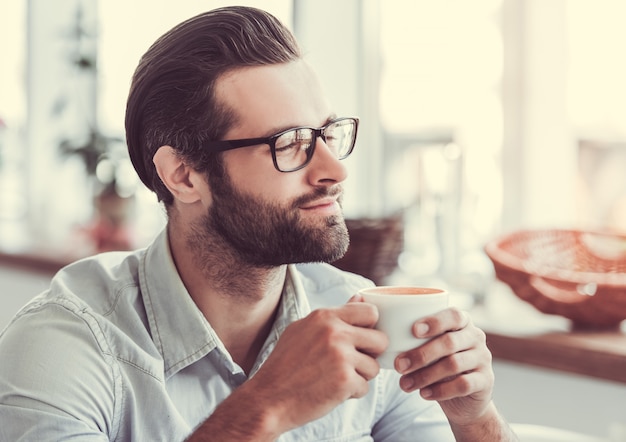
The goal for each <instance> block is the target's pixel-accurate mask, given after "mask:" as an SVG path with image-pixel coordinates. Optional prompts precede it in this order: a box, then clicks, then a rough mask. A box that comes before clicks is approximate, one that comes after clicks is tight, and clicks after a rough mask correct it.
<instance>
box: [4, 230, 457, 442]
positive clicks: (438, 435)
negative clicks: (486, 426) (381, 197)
mask: <svg viewBox="0 0 626 442" xmlns="http://www.w3.org/2000/svg"><path fill="white" fill-rule="evenodd" d="M288 270H289V271H288V277H287V281H286V284H285V289H284V292H283V296H282V301H281V305H280V309H279V312H278V315H277V319H276V322H275V324H274V326H273V329H272V331H271V333H270V336H269V337H268V338H267V341H266V343H265V345H264V347H263V349H262V351H261V352H260V354H259V357H258V360H257V362H256V365H255V367H254V368H253V370H252V371H251V376H253V375H254V373H255V372H256V371H257V370H258V368H259V367H260V366H261V365H262V364H263V361H265V360H266V359H267V357H268V355H269V354H270V353H271V351H272V349H273V348H274V346H275V344H276V342H277V340H278V338H279V337H280V334H281V333H282V331H283V330H284V329H285V327H287V326H288V325H289V324H290V323H291V322H293V321H295V320H297V319H299V318H302V317H304V316H306V315H307V314H308V313H309V312H310V311H311V310H312V309H316V308H320V307H325V306H333V305H339V304H342V303H344V302H346V301H347V299H348V298H349V297H350V296H352V295H353V294H354V293H355V292H356V291H357V290H358V289H359V288H361V287H363V286H367V285H370V284H371V283H370V282H369V281H367V280H365V279H363V278H361V277H359V276H356V275H352V274H349V273H345V272H341V271H339V270H337V269H336V268H334V267H332V266H330V265H327V264H306V265H298V266H289V269H288ZM242 277H244V276H243V275H242ZM323 373H324V372H323V367H320V376H323V375H324V374H323ZM246 379H247V376H246V374H245V373H244V372H243V371H242V369H241V368H240V367H239V366H238V365H237V364H235V363H234V362H233V360H232V359H231V357H230V355H229V354H228V352H227V351H226V349H225V348H224V345H223V344H222V342H221V341H220V339H219V338H218V337H217V335H216V334H215V332H214V330H213V329H212V328H211V325H210V324H209V323H208V322H207V321H206V319H205V318H204V316H203V315H202V313H201V312H200V311H199V310H198V308H197V307H196V305H195V303H194V302H193V301H192V299H191V297H190V296H189V293H188V292H187V290H186V289H185V286H184V285H183V283H182V281H181V279H180V277H179V275H178V273H177V271H176V267H175V266H174V263H173V260H172V257H171V255H170V251H169V246H168V239H167V235H166V233H165V232H163V233H162V234H161V235H159V237H158V238H157V239H156V240H155V242H154V243H153V244H152V245H151V246H150V247H148V248H147V249H143V250H139V251H136V252H132V253H122V252H113V253H106V254H102V255H99V256H96V257H93V258H88V259H84V260H81V261H78V262H76V263H74V264H72V265H70V266H68V267H66V268H64V269H63V270H61V271H60V272H59V273H58V274H57V275H56V276H55V277H54V279H53V280H52V283H51V286H50V289H49V290H47V291H46V292H44V293H43V294H41V295H40V296H38V297H36V298H35V299H34V300H33V301H32V302H30V303H29V304H28V305H27V306H26V307H25V308H24V309H22V310H21V311H20V312H19V313H18V314H17V315H16V317H15V318H14V319H13V321H12V322H11V323H10V325H9V326H8V327H7V328H6V329H5V330H4V331H3V332H2V334H1V335H0V441H10V442H16V441H66V440H78V441H167V442H172V441H182V440H184V439H185V437H187V436H188V435H189V434H190V433H191V432H192V431H193V429H194V428H195V427H197V426H198V425H199V424H200V423H201V422H202V421H203V420H204V419H206V418H207V416H209V415H210V414H211V413H212V411H213V409H214V408H215V407H217V406H218V405H219V404H220V402H221V401H222V400H223V399H224V398H226V397H227V396H228V395H229V394H230V393H231V392H232V391H233V390H234V389H236V388H237V387H238V386H239V385H241V384H242V383H244V382H245V381H246ZM242 413H245V409H242ZM279 440H280V441H322V440H323V441H371V440H376V441H404V440H412V441H428V442H433V441H444V440H445V441H447V440H454V439H453V437H452V433H451V431H450V429H449V426H448V424H447V421H446V419H445V416H444V415H443V413H442V411H441V409H440V407H439V406H438V404H437V403H433V402H426V401H424V400H422V399H421V398H420V396H419V395H418V394H416V393H414V394H407V393H404V392H402V391H401V390H400V389H399V388H398V375H397V374H396V373H395V372H392V371H388V370H382V371H381V373H380V374H379V375H378V376H377V377H376V378H375V379H373V380H372V381H371V382H370V389H369V393H368V394H367V395H366V396H365V397H363V398H361V399H350V400H348V401H346V402H344V403H343V404H341V405H339V406H338V407H336V408H335V409H334V410H333V411H332V412H330V413H329V414H328V415H326V416H324V417H322V418H320V419H318V420H316V421H313V422H310V423H308V424H307V425H305V426H303V427H301V428H297V429H295V430H292V431H290V432H288V433H286V434H284V435H282V436H281V437H280V439H279Z"/></svg>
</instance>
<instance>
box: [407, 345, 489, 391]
mask: <svg viewBox="0 0 626 442" xmlns="http://www.w3.org/2000/svg"><path fill="white" fill-rule="evenodd" d="M490 363H491V353H489V352H488V350H486V351H481V350H480V349H476V350H470V351H463V352H460V353H455V354H452V355H450V356H447V357H445V358H441V359H440V360H438V361H437V362H435V363H433V364H431V365H429V366H427V367H424V368H421V369H419V370H415V371H413V372H410V373H406V374H405V375H403V376H402V378H401V380H400V385H401V387H402V389H403V390H405V391H413V390H417V389H421V388H425V387H428V386H430V385H433V384H437V383H440V382H447V381H450V380H452V379H455V378H456V377H458V376H460V375H463V374H466V373H471V372H476V371H484V372H485V373H490V372H491V366H490Z"/></svg>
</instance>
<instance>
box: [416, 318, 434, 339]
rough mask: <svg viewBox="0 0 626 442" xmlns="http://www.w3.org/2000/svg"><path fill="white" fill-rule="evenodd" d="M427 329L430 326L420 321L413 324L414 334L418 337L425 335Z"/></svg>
mask: <svg viewBox="0 0 626 442" xmlns="http://www.w3.org/2000/svg"><path fill="white" fill-rule="evenodd" d="M428 330H430V327H429V326H428V324H426V323H424V322H420V323H419V324H417V325H416V326H415V334H416V335H417V337H418V338H421V337H422V336H425V335H426V334H427V333H428Z"/></svg>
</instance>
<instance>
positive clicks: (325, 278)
mask: <svg viewBox="0 0 626 442" xmlns="http://www.w3.org/2000/svg"><path fill="white" fill-rule="evenodd" d="M296 269H297V270H298V274H299V275H300V280H301V281H302V286H303V287H304V290H305V291H306V294H307V297H308V298H309V302H310V303H311V307H312V308H316V307H323V306H330V305H338V304H343V303H345V302H346V301H347V300H348V299H350V297H351V296H352V295H354V294H355V293H356V292H358V291H359V290H360V289H362V288H365V287H371V286H373V285H374V283H373V282H372V281H370V280H369V279H366V278H364V277H363V276H360V275H357V274H354V273H350V272H346V271H343V270H340V269H338V268H337V267H334V266H332V265H330V264H325V263H307V264H297V265H296Z"/></svg>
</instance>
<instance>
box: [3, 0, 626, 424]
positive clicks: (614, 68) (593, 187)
mask: <svg viewBox="0 0 626 442" xmlns="http://www.w3.org/2000/svg"><path fill="white" fill-rule="evenodd" d="M228 4H244V5H245V4H248V5H253V6H257V7H261V8H264V9H266V10H268V11H270V12H272V13H274V14H275V15H276V16H278V17H279V18H280V19H281V20H283V21H284V22H285V23H286V24H287V25H288V26H289V27H290V28H291V29H292V30H293V31H294V33H295V34H296V36H297V38H298V40H299V41H300V43H301V46H302V47H303V50H304V52H305V54H306V58H307V59H308V60H309V62H310V63H312V64H313V65H314V67H315V69H316V70H317V72H318V73H319V74H320V76H321V79H322V83H323V85H324V88H325V90H326V91H327V94H328V96H329V97H330V99H331V101H332V102H333V105H334V109H335V110H336V112H337V114H339V115H357V116H359V117H360V118H361V126H360V129H359V139H358V142H357V148H356V150H355V154H354V155H353V156H351V157H350V158H349V159H348V160H346V164H347V166H348V169H349V173H350V179H349V180H348V182H347V183H346V196H345V202H344V210H345V214H346V217H347V218H348V219H349V220H352V221H353V222H354V226H355V227H354V228H355V230H356V229H357V228H358V227H362V226H363V225H365V226H366V227H367V226H370V227H371V226H372V225H373V226H383V232H384V233H385V235H386V236H385V238H386V239H387V240H388V242H390V243H392V244H391V246H389V247H390V248H391V249H392V253H391V254H392V256H391V258H390V259H391V261H392V264H393V265H391V266H390V267H389V268H386V269H385V270H384V271H383V273H382V274H380V275H379V277H380V278H381V279H380V280H379V281H382V282H390V283H423V282H427V283H430V284H434V283H437V284H443V285H446V286H448V287H450V288H451V289H452V290H453V291H454V292H455V293H458V294H460V295H467V297H468V298H469V302H470V304H471V305H474V304H480V303H483V302H485V299H486V298H487V297H489V296H492V297H493V295H492V292H493V290H494V289H493V287H494V275H493V268H492V265H491V262H490V261H489V259H488V258H487V257H486V256H485V254H484V252H483V247H484V245H485V243H486V242H487V241H489V240H491V239H492V238H494V237H495V236H497V235H500V234H502V233H504V232H510V231H513V230H516V229H521V228H550V227H559V228H579V229H601V230H605V231H610V232H616V233H626V232H625V231H626V174H625V173H624V170H625V167H626V81H625V80H624V79H626V58H625V57H624V55H623V54H624V53H625V49H626V48H625V45H626V27H625V26H623V23H624V19H625V18H626V3H624V2H623V1H621V0H601V1H597V0H550V1H545V0H543V1H542V0H474V1H472V2H466V1H461V0H439V1H436V2H433V1H429V0H385V1H382V0H363V1H359V0H343V1H337V0H334V1H331V0H316V1H310V0H257V1H249V2H229V1H217V0H213V1H210V0H205V1H199V0H177V1H176V2H170V1H164V0H160V1H159V0H150V1H148V0H134V1H132V2H128V1H122V0H106V1H104V0H100V1H97V0H55V1H54V2H51V1H49V0H10V1H8V0H3V2H2V4H1V5H0V63H1V64H0V66H1V69H0V253H2V256H3V259H2V261H1V262H2V263H3V264H2V266H0V277H1V278H2V279H1V280H0V281H1V282H0V286H1V288H0V312H2V315H3V317H0V328H1V327H3V326H4V325H5V323H6V322H8V320H9V318H10V317H11V315H12V314H13V313H14V312H15V311H16V310H17V308H18V307H19V305H21V304H23V303H24V302H25V301H26V300H27V299H28V298H29V297H31V296H32V295H33V294H35V293H37V292H39V291H41V290H42V289H43V288H45V286H46V284H47V281H48V279H49V276H50V274H51V273H52V272H53V271H54V270H55V269H56V268H58V266H60V265H62V264H63V263H66V262H69V261H71V260H73V259H76V258H79V257H82V256H86V255H89V254H92V253H97V252H101V251H107V250H120V249H131V248H135V247H142V246H143V245H145V244H147V243H148V242H149V241H150V240H151V239H152V238H153V237H154V236H155V235H156V234H157V233H158V232H159V230H160V229H161V228H162V227H163V226H164V223H165V218H164V215H163V211H162V209H161V208H160V207H159V205H158V204H157V202H156V199H155V198H154V196H153V195H152V194H151V193H149V192H148V191H146V190H145V189H144V188H143V187H142V185H141V183H139V182H138V179H137V178H136V176H135V173H134V171H133V169H132V167H131V165H130V163H129V160H128V157H127V154H126V151H125V149H126V147H125V144H124V128H123V124H124V110H125V101H126V96H127V94H128V87H129V83H130V78H131V76H132V73H133V71H134V69H135V67H136V65H137V62H138V60H139V58H140V57H141V55H142V54H143V53H144V52H145V50H146V49H147V48H148V46H149V45H150V44H151V43H152V42H153V41H154V40H155V39H156V38H157V37H158V36H160V35H161V34H162V33H164V32H165V31H167V30H168V29H170V28H171V27H172V26H174V25H175V24H177V23H178V22H180V21H182V20H184V19H186V18H188V17H190V16H192V15H195V14H197V13H200V12H202V11H205V10H208V9H211V8H214V7H218V6H223V5H228ZM390 223H391V224H390ZM368 232H369V231H368ZM394 235H395V236H394ZM366 236H367V235H366ZM355 238H356V236H355ZM351 247H352V246H351ZM366 256H367V255H366ZM16 263H19V264H20V266H19V268H17V267H15V266H14V265H15V264H16ZM379 281H377V282H379ZM495 302H496V303H497V302H498V300H497V299H496V300H495ZM501 367H502V368H501V369H500V370H501V373H503V376H504V374H506V373H510V377H509V378H507V379H508V380H507V381H505V382H503V383H504V384H505V385H507V386H508V387H511V389H510V390H504V391H505V392H506V394H504V393H503V394H502V397H503V399H502V400H503V401H506V403H508V404H509V405H508V407H509V408H506V407H507V406H505V410H506V411H508V412H509V413H510V414H512V415H513V416H512V417H513V419H515V420H517V421H525V422H529V421H532V422H540V423H545V424H555V423H557V424H558V426H560V427H563V428H572V429H574V430H580V431H584V432H587V433H590V434H596V435H606V434H607V431H608V428H609V426H610V425H612V424H614V423H615V422H617V421H621V422H626V416H624V414H623V412H619V414H618V415H617V417H616V415H611V414H610V413H608V414H607V412H605V411H606V410H608V409H609V405H606V404H607V403H610V402H611V401H618V403H619V402H621V404H622V407H621V409H624V407H623V403H624V402H626V390H624V389H623V387H624V385H623V384H621V385H619V387H620V388H621V389H620V388H618V389H616V388H614V387H615V385H614V383H605V382H604V381H597V382H599V383H594V382H596V381H595V380H589V382H592V381H593V382H592V383H591V384H589V383H585V384H581V383H577V382H579V381H580V380H579V379H576V378H574V379H571V375H569V376H570V377H569V378H563V376H566V375H563V374H562V373H553V372H548V373H544V372H538V373H537V376H539V380H537V378H533V379H532V380H529V381H528V383H527V384H525V385H528V384H535V383H536V382H538V385H541V389H544V387H545V386H546V385H551V386H552V385H559V386H558V388H557V390H556V393H555V395H557V396H560V397H561V399H563V400H564V401H565V402H568V403H575V401H576V399H575V398H573V399H571V400H570V399H569V398H568V396H567V394H566V392H567V391H582V390H584V388H589V389H590V391H593V392H595V393H594V394H596V398H597V400H598V403H599V404H604V405H599V406H598V407H599V408H600V409H599V410H598V416H600V417H594V418H593V419H586V421H587V423H586V424H585V419H584V418H581V419H573V418H572V414H571V411H568V412H565V411H563V412H556V413H554V414H552V415H549V416H546V415H545V413H542V412H539V411H537V410H536V408H534V407H532V406H530V405H529V406H528V407H526V408H524V407H522V406H521V405H519V401H522V399H521V397H520V395H521V391H520V390H519V389H517V390H516V389H515V388H517V387H515V386H516V385H517V386H518V385H519V383H518V380H519V379H520V378H519V376H521V375H520V371H516V370H517V368H516V367H509V366H507V365H506V364H504V365H501ZM529 370H530V369H529V368H528V367H524V368H523V369H522V371H523V373H524V375H532V376H534V374H529V373H531V372H530V371H529ZM544 375H545V376H548V378H542V376H544ZM550 376H553V377H550ZM555 379H558V380H555ZM564 379H565V380H564ZM570 381H571V382H574V383H573V384H567V382H570ZM584 381H586V379H585V380H584ZM507 382H508V383H507ZM560 382H565V384H563V385H560V384H559V383H560ZM508 387H507V388H508ZM516 403H517V405H516ZM605 405H606V407H607V408H606V410H605V409H604V408H603V406H605ZM555 407H556V405H555ZM598 407H595V408H598ZM615 431H617V430H615Z"/></svg>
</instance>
